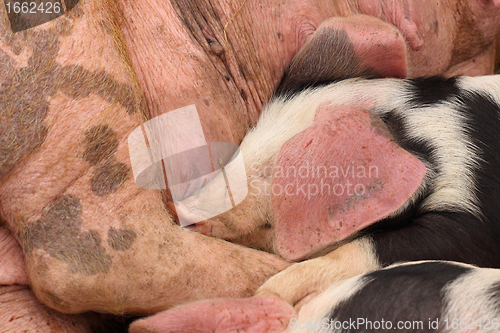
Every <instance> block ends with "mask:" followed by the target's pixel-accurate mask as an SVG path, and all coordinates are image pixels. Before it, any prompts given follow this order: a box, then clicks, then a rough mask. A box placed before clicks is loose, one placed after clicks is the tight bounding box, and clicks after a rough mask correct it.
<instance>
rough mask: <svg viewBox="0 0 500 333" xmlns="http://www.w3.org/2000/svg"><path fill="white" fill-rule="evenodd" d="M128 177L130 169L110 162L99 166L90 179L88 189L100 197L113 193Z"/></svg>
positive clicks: (121, 164)
mask: <svg viewBox="0 0 500 333" xmlns="http://www.w3.org/2000/svg"><path fill="white" fill-rule="evenodd" d="M129 176H130V168H129V167H128V166H127V165H126V164H123V163H120V162H116V161H114V160H113V161H111V162H107V163H105V164H104V165H102V166H99V167H98V168H97V169H96V170H95V172H94V175H93V176H92V178H91V179H90V187H91V190H92V192H93V193H94V194H95V195H98V196H100V197H103V196H106V195H108V194H111V193H115V192H116V190H117V189H118V187H119V186H120V185H121V184H123V183H124V182H125V181H126V180H127V179H128V178H129Z"/></svg>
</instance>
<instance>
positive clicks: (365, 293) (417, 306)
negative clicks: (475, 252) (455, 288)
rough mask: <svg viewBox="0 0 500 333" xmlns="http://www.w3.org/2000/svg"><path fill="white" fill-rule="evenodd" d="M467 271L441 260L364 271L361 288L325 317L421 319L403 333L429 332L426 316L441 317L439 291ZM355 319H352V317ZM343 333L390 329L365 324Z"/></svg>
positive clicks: (441, 302) (387, 320)
mask: <svg viewBox="0 0 500 333" xmlns="http://www.w3.org/2000/svg"><path fill="white" fill-rule="evenodd" d="M470 271H471V268H466V267H463V266H458V265H454V264H450V263H444V262H441V263H439V262H427V263H420V264H414V265H408V266H405V265H403V266H397V267H394V268H389V269H385V270H379V271H375V272H372V273H369V274H366V275H365V276H364V277H363V278H362V281H364V282H365V283H364V285H363V287H361V289H360V290H358V291H357V292H356V293H354V294H353V295H352V296H351V297H349V298H348V299H346V300H344V301H342V302H340V304H339V305H338V306H337V307H336V308H335V309H333V310H332V311H331V313H330V314H329V317H330V318H331V319H333V320H337V321H340V322H344V321H347V322H349V320H351V321H352V320H353V318H364V319H365V320H366V321H371V322H372V323H374V322H377V321H378V322H380V320H381V318H383V319H384V320H385V321H386V322H392V323H393V325H395V323H397V322H399V321H411V322H420V321H421V322H423V323H424V325H423V327H422V326H421V327H418V328H417V327H414V328H413V329H409V330H406V331H405V332H433V331H434V330H430V329H429V326H428V325H427V323H428V322H429V318H431V320H435V319H436V318H439V317H441V311H442V310H443V305H445V302H444V299H443V292H444V288H445V287H446V284H447V283H449V282H452V281H454V280H456V279H457V278H459V277H460V276H461V275H463V274H466V273H468V272H470ZM354 320H356V319H354ZM359 328H360V330H356V329H352V330H346V331H345V332H392V331H394V328H395V326H394V327H391V329H386V330H383V329H381V327H380V326H379V327H378V329H375V328H374V327H371V329H370V327H369V326H363V325H360V326H359Z"/></svg>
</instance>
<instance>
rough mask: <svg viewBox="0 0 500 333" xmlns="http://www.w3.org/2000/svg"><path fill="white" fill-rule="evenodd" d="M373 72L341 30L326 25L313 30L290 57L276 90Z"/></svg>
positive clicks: (374, 74) (289, 90) (287, 91)
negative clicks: (363, 62)
mask: <svg viewBox="0 0 500 333" xmlns="http://www.w3.org/2000/svg"><path fill="white" fill-rule="evenodd" d="M377 76H378V74H377V72H376V71H375V69H373V68H371V67H368V66H364V65H363V64H362V63H361V60H360V59H359V57H358V56H357V54H356V51H355V50H354V45H353V43H352V41H351V39H350V38H349V35H348V34H347V32H346V31H345V30H336V29H333V28H330V27H326V28H323V29H321V30H317V31H316V32H315V34H314V36H313V37H312V38H311V39H310V40H309V41H308V42H307V43H306V44H305V45H304V46H303V47H302V49H301V50H300V51H299V52H298V53H297V54H296V55H295V56H294V57H293V59H292V61H291V62H290V65H289V67H288V69H287V70H286V71H285V76H284V77H283V80H282V81H281V84H280V86H279V88H278V90H277V94H278V95H283V94H284V95H288V94H292V93H295V92H299V91H301V90H303V89H304V88H307V87H312V86H317V85H324V84H327V83H330V82H333V81H335V80H343V79H347V78H352V77H367V78H372V77H377Z"/></svg>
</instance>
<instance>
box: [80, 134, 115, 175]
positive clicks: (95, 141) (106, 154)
mask: <svg viewBox="0 0 500 333" xmlns="http://www.w3.org/2000/svg"><path fill="white" fill-rule="evenodd" d="M117 149H118V139H117V136H116V133H115V132H114V131H113V130H111V129H110V128H109V126H108V125H99V126H94V127H92V128H91V129H89V130H88V131H87V132H85V152H84V153H83V159H84V160H85V161H87V162H89V163H90V164H92V165H97V164H98V163H99V162H101V161H103V160H106V159H108V158H110V157H111V156H112V155H113V154H114V153H115V152H116V150H117Z"/></svg>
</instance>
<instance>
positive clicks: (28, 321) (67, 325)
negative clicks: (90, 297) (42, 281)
mask: <svg viewBox="0 0 500 333" xmlns="http://www.w3.org/2000/svg"><path fill="white" fill-rule="evenodd" d="M0 308H1V309H2V310H1V311H0V332H40V333H67V332H74V333H91V332H96V331H95V329H98V330H99V332H103V333H104V332H108V331H107V330H105V329H104V328H103V326H102V325H101V323H100V320H99V318H98V316H97V315H83V314H82V315H68V314H62V313H58V312H56V311H54V310H52V309H49V308H47V307H46V306H44V305H42V304H40V302H39V301H38V300H37V299H36V298H35V295H33V293H32V292H31V290H30V289H29V287H27V286H0Z"/></svg>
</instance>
